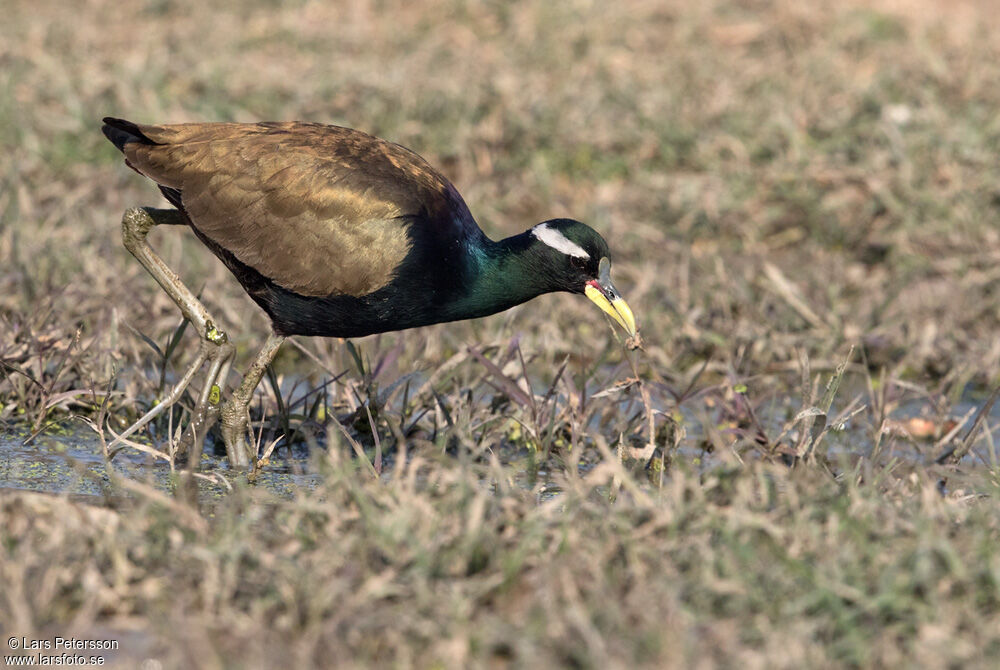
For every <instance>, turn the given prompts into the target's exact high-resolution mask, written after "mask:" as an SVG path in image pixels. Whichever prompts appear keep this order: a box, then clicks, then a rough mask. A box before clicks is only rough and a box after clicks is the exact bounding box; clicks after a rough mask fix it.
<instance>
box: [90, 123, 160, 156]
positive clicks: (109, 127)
mask: <svg viewBox="0 0 1000 670" xmlns="http://www.w3.org/2000/svg"><path fill="white" fill-rule="evenodd" d="M101 130H102V131H104V135H105V136H106V137H107V138H108V139H109V140H111V143H112V144H114V145H115V146H116V147H118V150H119V151H125V145H126V144H128V143H129V142H141V143H142V144H156V142H154V141H153V140H151V139H149V138H148V137H146V136H145V135H143V134H142V131H141V130H139V126H137V125H135V124H134V123H132V122H131V121H126V120H125V119H116V118H114V117H112V116H106V117H104V126H103V127H102V128H101Z"/></svg>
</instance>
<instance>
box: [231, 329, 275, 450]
mask: <svg viewBox="0 0 1000 670" xmlns="http://www.w3.org/2000/svg"><path fill="white" fill-rule="evenodd" d="M284 341H285V337H284V336H283V335H275V334H274V333H271V334H270V335H268V337H267V342H265V343H264V346H263V347H261V350H260V352H259V353H258V354H257V357H256V358H255V359H254V360H253V363H251V364H250V369H248V370H247V373H246V375H244V377H243V381H242V382H240V386H239V388H238V389H236V391H235V392H234V393H233V395H232V396H231V397H230V398H229V400H228V402H226V404H225V405H223V406H222V439H223V440H225V442H226V453H227V454H228V455H229V462H230V464H231V465H233V466H236V465H237V464H239V465H240V466H241V467H245V466H247V465H249V463H250V456H251V454H250V448H249V447H248V446H247V442H246V434H247V424H248V423H249V410H248V407H249V405H250V399H251V398H252V397H253V391H254V389H255V388H257V385H258V384H259V383H260V380H261V377H263V376H264V371H265V370H266V369H267V366H268V365H270V364H271V361H273V360H274V356H275V354H277V353H278V348H279V347H281V343H282V342H284Z"/></svg>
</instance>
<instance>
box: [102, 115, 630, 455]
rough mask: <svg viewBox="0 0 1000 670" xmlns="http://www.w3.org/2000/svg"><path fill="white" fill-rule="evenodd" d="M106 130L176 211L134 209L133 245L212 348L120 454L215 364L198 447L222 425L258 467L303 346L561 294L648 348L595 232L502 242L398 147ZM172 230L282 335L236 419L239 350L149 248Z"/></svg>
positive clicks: (271, 128)
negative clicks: (264, 383) (282, 379)
mask: <svg viewBox="0 0 1000 670" xmlns="http://www.w3.org/2000/svg"><path fill="white" fill-rule="evenodd" d="M102 130H103V133H104V135H105V136H106V137H107V138H108V139H109V140H110V141H111V143H112V144H114V146H115V147H116V148H117V149H118V150H119V151H121V153H122V154H123V155H124V160H125V164H126V165H127V166H128V167H130V168H132V169H133V170H134V171H136V172H138V173H139V174H140V175H142V176H144V177H147V178H148V179H150V180H152V181H153V182H154V183H155V184H156V185H157V186H158V187H159V190H160V192H161V193H162V194H163V196H164V197H165V198H166V200H167V201H168V202H169V203H170V204H171V205H172V206H173V208H172V209H154V208H130V209H128V210H127V211H126V212H125V214H124V215H123V218H122V237H123V241H124V244H125V247H126V248H127V249H128V250H129V251H130V252H131V253H132V254H133V255H134V256H135V257H136V258H137V259H138V260H139V262H140V263H141V264H142V265H143V266H144V267H145V268H146V270H147V271H148V272H149V273H150V274H151V275H152V276H153V277H154V279H156V281H157V282H158V283H159V284H160V285H161V287H162V288H163V289H164V290H165V291H166V292H167V293H168V294H169V295H170V297H171V298H172V299H173V300H174V301H175V302H176V303H177V305H178V307H179V308H180V309H181V311H182V313H183V314H184V316H185V317H186V318H187V319H188V320H189V321H191V323H192V324H194V325H195V326H196V327H197V329H198V331H199V335H200V338H201V349H200V350H199V355H198V356H197V357H196V359H195V361H194V363H193V364H192V366H191V368H189V369H188V370H187V372H186V373H185V374H184V375H182V377H181V379H180V381H179V382H178V383H177V385H176V386H175V387H174V388H173V389H172V390H171V392H170V393H169V394H168V396H167V397H166V398H164V399H163V400H162V401H161V402H160V403H159V404H158V405H157V406H155V407H154V408H153V409H151V410H150V411H149V412H147V414H146V415H144V416H143V417H142V418H141V419H140V420H139V421H137V422H136V423H135V424H133V425H132V426H130V427H129V428H128V429H126V430H125V431H124V432H123V433H122V434H121V435H120V436H118V437H117V438H116V441H115V442H118V441H119V440H123V439H124V438H125V437H127V436H128V435H129V434H131V433H133V432H135V431H136V430H138V429H139V428H141V427H142V426H143V425H145V424H146V423H148V422H149V421H150V420H152V419H153V418H154V417H155V416H156V415H157V414H159V413H160V412H162V411H163V409H165V408H166V407H167V406H169V404H172V403H173V402H176V400H177V399H178V398H179V397H180V396H181V394H182V393H183V390H184V388H186V386H187V385H188V384H190V382H191V381H192V379H193V378H194V376H195V375H196V374H197V371H198V370H199V369H200V368H201V367H202V366H203V365H204V364H205V363H206V362H208V363H209V371H208V375H207V380H206V383H205V385H204V387H203V390H202V392H201V395H200V397H199V399H198V403H197V405H196V406H195V410H194V412H193V418H192V419H191V421H190V422H189V426H188V432H187V433H186V436H187V437H188V439H189V444H194V445H195V447H196V448H199V449H200V447H197V444H200V441H201V440H200V439H199V437H201V438H203V437H204V433H205V432H207V430H208V428H210V427H211V426H212V425H213V424H214V422H215V421H216V420H219V419H220V418H221V422H222V425H221V432H222V436H223V439H224V442H225V445H226V452H227V456H228V458H229V461H230V464H231V466H233V467H246V466H247V465H248V464H249V463H250V459H251V458H252V454H251V453H250V450H249V449H248V447H247V441H246V432H247V427H248V425H249V424H248V419H249V415H248V409H247V408H248V406H249V402H250V399H251V397H252V395H253V391H254V388H256V386H257V384H258V383H259V382H260V379H261V377H262V376H263V374H264V371H265V370H266V368H267V366H268V365H269V364H270V362H271V361H272V360H273V358H274V356H275V354H276V353H277V351H278V348H279V347H280V346H281V343H282V341H283V340H284V339H285V338H286V337H289V336H295V335H302V336H323V337H338V338H354V337H362V336H365V335H371V334H374V333H382V332H388V331H396V330H404V329H408V328H416V327H420V326H426V325H430V324H436V323H444V322H451V321H458V320H463V319H473V318H478V317H484V316H488V315H490V314H495V313H497V312H501V311H503V310H506V309H509V308H511V307H513V306H515V305H519V304H521V303H524V302H526V301H528V300H531V299H532V298H535V297H537V296H539V295H542V294H545V293H551V292H558V291H562V292H569V293H577V294H584V295H585V296H586V297H588V298H589V299H590V300H591V301H593V302H594V303H595V304H596V305H597V307H599V308H600V309H601V310H602V311H603V312H605V313H606V314H608V315H609V316H610V317H611V318H612V319H614V321H616V322H617V323H618V324H619V325H620V326H621V327H622V328H623V329H624V330H625V331H626V332H627V333H628V334H629V336H630V337H635V336H636V332H637V330H636V321H635V317H634V315H633V313H632V310H631V309H630V308H629V306H628V303H626V302H625V300H624V299H623V298H622V297H621V295H620V294H619V293H618V291H617V289H616V288H615V286H614V285H613V284H612V282H611V277H610V270H611V261H610V257H611V254H610V252H609V248H608V244H607V242H605V240H604V238H603V237H602V236H601V235H600V234H599V233H598V232H597V231H596V230H594V229H593V228H591V227H590V226H588V225H586V224H584V223H581V222H580V221H577V220H574V219H568V218H556V219H550V220H547V221H543V222H541V223H539V224H537V225H534V226H532V227H531V228H529V229H528V230H526V231H524V232H522V233H521V234H518V235H514V236H512V237H507V238H506V239H501V240H499V241H493V240H492V239H490V238H489V237H488V236H487V235H486V234H485V233H484V232H483V231H482V229H480V227H479V225H478V224H477V223H476V220H475V218H474V217H473V216H472V213H471V212H470V211H469V208H468V206H467V205H466V203H465V201H464V200H463V199H462V196H461V195H460V194H459V192H458V190H457V189H456V188H455V186H453V185H452V183H451V182H450V181H448V179H446V178H445V177H444V176H443V175H442V174H441V173H440V172H439V171H437V170H436V169H434V168H433V167H432V166H431V165H430V164H429V163H428V162H427V161H426V160H424V159H423V158H422V157H421V156H419V155H418V154H417V153H415V152H413V151H411V150H409V149H407V148H405V147H403V146H401V145H399V144H395V143H393V142H390V141H387V140H384V139H380V138H378V137H375V136H373V135H369V134H367V133H365V132H362V131H360V130H354V129H350V128H345V127H340V126H335V125H325V124H319V123H307V122H298V121H293V122H260V123H223V122H206V123H180V124H165V125H153V124H137V123H133V122H131V121H126V120H124V119H119V118H113V117H107V118H105V119H104V120H103V127H102ZM160 224H168V225H182V226H186V227H188V228H190V229H191V230H192V231H193V232H194V235H195V236H197V238H198V239H199V240H200V241H201V242H202V243H204V245H205V246H206V247H208V249H209V250H210V251H211V252H212V253H214V254H215V256H217V257H218V258H219V259H220V260H221V261H222V263H223V264H225V266H226V267H227V268H228V269H229V270H230V272H231V273H232V274H233V275H234V276H235V278H236V279H237V281H239V283H240V284H241V285H242V287H243V289H244V290H245V291H246V292H247V294H249V296H250V297H251V298H252V299H253V300H254V302H256V303H257V304H258V305H259V306H260V307H261V308H262V309H263V310H264V312H265V313H266V314H267V316H268V317H269V318H270V320H271V327H272V332H271V334H270V335H269V337H268V339H267V341H266V343H265V344H264V346H263V348H262V349H261V350H260V352H259V353H258V355H257V357H256V358H255V359H254V361H253V363H252V364H251V365H250V368H249V369H248V371H247V372H246V374H245V376H244V378H243V381H242V382H241V384H240V386H239V387H238V388H237V389H236V390H235V391H234V392H233V393H232V395H231V397H230V399H229V400H228V401H227V402H226V403H224V404H222V403H221V391H222V386H224V384H225V380H226V377H227V375H228V373H229V370H230V367H231V364H232V359H233V357H234V353H235V348H234V347H233V345H232V344H231V343H230V342H229V338H228V335H227V333H226V332H225V331H224V330H223V329H222V328H221V326H220V324H219V322H218V321H217V320H215V319H213V318H212V317H211V315H210V314H209V312H208V310H207V309H205V307H204V306H203V305H202V304H201V302H200V301H199V300H198V299H197V298H196V297H195V295H194V294H192V293H191V291H190V290H189V289H188V288H187V287H186V286H184V284H183V282H182V281H181V280H180V279H179V277H178V276H177V275H176V274H175V273H174V272H173V271H172V270H171V269H170V268H169V267H168V266H167V265H166V263H164V262H163V260H162V259H161V258H160V257H159V256H158V255H157V254H156V253H155V251H154V250H153V249H152V247H151V246H150V245H149V243H148V241H147V239H146V236H147V234H148V233H149V231H150V230H151V229H152V228H153V227H154V226H156V225H160ZM195 443H197V444H195ZM199 453H200V452H199Z"/></svg>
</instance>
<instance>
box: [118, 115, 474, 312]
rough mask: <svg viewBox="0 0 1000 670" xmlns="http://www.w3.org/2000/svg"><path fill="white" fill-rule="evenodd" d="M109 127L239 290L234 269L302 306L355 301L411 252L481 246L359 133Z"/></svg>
mask: <svg viewBox="0 0 1000 670" xmlns="http://www.w3.org/2000/svg"><path fill="white" fill-rule="evenodd" d="M105 124H106V125H105V128H104V130H105V134H106V135H107V136H108V138H109V139H111V141H112V142H114V143H115V145H116V146H118V147H119V149H121V151H122V153H123V154H124V155H125V158H126V161H127V163H128V164H129V165H130V166H131V167H132V168H133V169H135V170H136V171H138V172H139V173H141V174H143V175H145V176H147V177H149V178H150V179H152V180H153V181H155V182H156V183H157V184H159V186H160V188H161V190H162V191H163V192H164V194H165V195H166V196H167V198H168V199H169V200H171V202H173V203H174V204H175V205H177V206H178V207H179V208H180V209H182V211H184V212H185V213H186V215H187V216H188V218H189V219H190V222H191V224H192V226H193V227H194V228H195V230H196V231H197V232H198V233H199V235H200V236H201V237H202V238H203V239H205V240H206V242H209V243H210V244H209V246H210V247H212V248H213V250H214V251H215V252H216V253H217V254H219V255H220V257H223V260H225V261H227V264H229V265H230V267H231V268H232V269H234V272H236V274H237V277H240V278H241V281H243V277H241V276H240V272H239V271H237V270H239V268H233V264H232V262H231V261H232V259H235V260H236V261H238V264H241V265H243V266H246V267H247V268H250V269H252V270H253V271H254V273H258V274H259V275H260V277H262V278H264V279H265V280H267V281H269V282H273V283H274V284H276V285H278V286H280V287H281V288H283V289H285V290H287V291H291V292H293V293H295V294H297V295H300V296H304V297H307V298H308V297H329V296H351V297H362V296H366V295H370V294H373V293H375V292H377V291H379V290H381V289H384V288H385V287H387V286H388V285H390V284H391V283H392V282H393V281H394V280H396V279H397V278H398V275H399V273H400V272H401V271H403V270H404V268H405V267H407V265H408V264H409V265H412V264H413V263H412V260H413V253H414V248H415V247H417V252H418V254H419V252H420V248H430V247H433V248H435V249H439V250H440V249H445V250H447V249H449V248H455V249H457V248H458V247H459V246H461V245H464V244H465V243H466V242H467V241H468V240H469V239H470V238H473V237H477V236H481V235H482V233H481V231H479V228H478V226H476V224H475V221H474V220H473V218H472V216H471V214H469V211H468V208H467V207H466V205H465V203H464V202H463V201H462V198H461V196H460V195H459V194H458V192H457V191H456V190H455V188H454V187H453V186H452V185H451V184H450V183H449V182H448V180H447V179H445V178H444V177H443V176H441V175H440V174H439V173H438V172H437V171H436V170H434V168H432V167H431V166H430V165H429V164H428V163H427V162H426V161H425V160H424V159H423V158H421V157H420V156H418V155H417V154H415V153H413V152H412V151H409V150H408V149H406V148H404V147H401V146H399V145H397V144H393V143H391V142H387V141H385V140H381V139H379V138H376V137H373V136H371V135H368V134H366V133H363V132H360V131H357V130H351V129H348V128H341V127H338V126H328V125H321V124H312V123H298V122H285V123H253V124H244V123H190V124H177V125H138V124H133V123H130V122H128V121H123V120H119V119H105ZM456 245H457V246H456ZM226 254H230V255H231V257H232V258H230V259H227V258H226V257H225V256H226ZM408 259H410V260H409V261H408Z"/></svg>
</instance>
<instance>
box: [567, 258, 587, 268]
mask: <svg viewBox="0 0 1000 670" xmlns="http://www.w3.org/2000/svg"><path fill="white" fill-rule="evenodd" d="M588 260H589V259H587V258H580V257H579V256H570V257H569V262H570V264H571V265H572V266H573V267H575V268H576V269H577V270H585V269H586V268H587V261H588Z"/></svg>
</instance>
